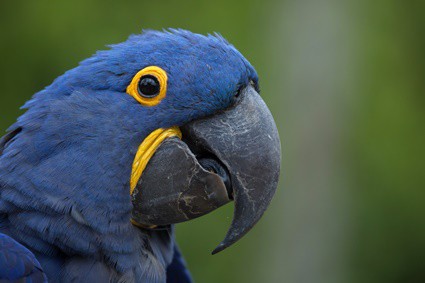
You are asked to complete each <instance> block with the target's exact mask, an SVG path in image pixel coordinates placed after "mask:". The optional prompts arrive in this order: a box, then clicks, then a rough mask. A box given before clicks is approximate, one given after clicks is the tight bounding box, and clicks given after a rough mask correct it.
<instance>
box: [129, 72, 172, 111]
mask: <svg viewBox="0 0 425 283" xmlns="http://www.w3.org/2000/svg"><path fill="white" fill-rule="evenodd" d="M167 79H168V78H167V73H166V72H165V71H164V70H163V69H161V68H160V67H157V66H149V67H146V68H144V69H142V70H140V71H139V72H138V73H137V74H136V75H135V76H134V77H133V79H132V80H131V83H130V84H129V85H128V87H127V93H128V94H129V95H131V96H132V97H133V98H134V99H136V100H137V101H138V102H139V103H140V104H142V105H144V106H148V107H151V106H155V105H158V104H159V103H160V102H161V100H162V99H164V98H165V96H166V94H167Z"/></svg>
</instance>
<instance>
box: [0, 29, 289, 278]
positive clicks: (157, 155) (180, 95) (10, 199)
mask: <svg viewBox="0 0 425 283" xmlns="http://www.w3.org/2000/svg"><path fill="white" fill-rule="evenodd" d="M258 92H259V87H258V76H257V73H256V71H255V70H254V68H253V67H252V66H251V64H250V63H249V62H248V61H247V60H246V59H245V58H244V57H243V56H242V55H241V54H240V53H239V52H238V51H237V50H236V49H235V48H234V47H233V46H232V45H230V44H229V43H228V42H227V41H226V40H224V39H223V38H222V37H221V36H219V35H217V34H215V35H207V36H204V35H199V34H194V33H191V32H189V31H184V30H167V31H162V32H157V31H145V32H143V33H142V34H139V35H133V36H130V37H129V39H128V40H127V41H125V42H123V43H121V44H116V45H112V46H111V47H110V49H109V50H106V51H99V52H97V53H96V54H94V55H93V56H92V57H91V58H89V59H87V60H84V61H82V62H81V63H80V64H79V66H78V67H76V68H74V69H72V70H70V71H68V72H66V73H65V74H64V75H62V76H60V77H58V78H57V79H56V80H55V81H54V82H53V83H52V84H51V85H50V86H48V87H46V88H45V89H44V90H42V91H40V92H38V93H37V94H35V95H34V97H33V98H32V99H31V100H30V101H28V102H27V103H26V104H25V105H24V109H26V112H25V113H24V114H23V115H22V116H21V117H19V118H18V120H17V122H16V123H15V124H14V125H12V126H11V127H10V128H9V129H8V133H7V134H6V135H5V136H4V137H3V138H2V139H1V140H0V281H1V282H46V280H48V281H49V282H151V283H164V282H183V283H184V282H191V278H190V275H189V272H188V271H187V269H186V265H185V262H184V260H183V258H182V256H181V254H180V252H179V250H178V248H177V246H176V244H175V241H174V236H173V233H174V231H173V230H174V224H176V223H179V222H183V221H187V220H190V219H194V218H196V217H199V216H202V215H205V214H206V213H209V212H211V211H213V210H215V209H216V208H218V207H220V206H222V205H224V204H226V203H228V202H230V201H232V200H234V203H235V212H234V218H233V222H232V224H231V227H230V228H229V231H228V233H227V235H226V237H225V239H224V240H223V242H222V243H221V244H220V245H219V246H218V247H217V248H216V249H215V251H214V252H213V253H217V252H219V251H221V250H223V249H225V248H227V247H229V246H230V245H232V244H233V243H235V242H236V241H238V240H239V239H240V238H241V237H242V236H244V235H245V234H246V233H247V232H248V231H249V230H250V229H251V228H252V227H253V226H254V225H255V224H256V222H257V221H258V220H259V219H260V217H261V216H262V215H263V213H264V211H265V210H266V208H267V206H268V205H269V203H270V201H271V199H272V197H273V195H274V192H275V190H276V187H277V182H278V178H279V171H280V155H281V154H280V141H279V136H278V133H277V129H276V126H275V123H274V120H273V118H272V116H271V114H270V112H269V110H268V108H267V106H266V105H265V104H264V102H263V100H262V99H261V98H260V96H259V94H258ZM2 280H3V281H2Z"/></svg>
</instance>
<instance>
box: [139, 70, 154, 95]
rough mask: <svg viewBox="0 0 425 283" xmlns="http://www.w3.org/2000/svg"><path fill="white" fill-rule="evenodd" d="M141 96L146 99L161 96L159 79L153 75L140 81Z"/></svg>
mask: <svg viewBox="0 0 425 283" xmlns="http://www.w3.org/2000/svg"><path fill="white" fill-rule="evenodd" d="M139 94H140V95H141V96H144V97H155V96H157V95H158V94H159V82H158V79H157V78H155V77H154V76H151V75H146V76H143V77H142V78H141V79H140V81H139Z"/></svg>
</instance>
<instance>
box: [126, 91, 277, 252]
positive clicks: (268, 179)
mask: <svg viewBox="0 0 425 283" xmlns="http://www.w3.org/2000/svg"><path fill="white" fill-rule="evenodd" d="M181 131H182V134H183V140H182V141H180V140H178V139H176V138H173V139H169V140H167V141H165V142H164V143H163V144H162V145H161V146H160V147H159V149H158V150H157V152H156V153H155V155H154V156H153V157H152V159H151V161H150V162H149V164H148V166H147V168H146V171H145V172H144V173H143V176H142V178H141V179H140V181H139V183H138V186H137V187H136V189H135V191H134V193H133V195H132V197H133V204H134V211H133V220H134V221H135V222H137V223H141V224H143V225H150V226H152V225H168V224H173V223H178V222H182V221H187V220H190V219H193V218H196V217H199V216H202V215H205V214H207V213H209V212H211V211H213V210H215V209H216V208H218V207H220V206H222V205H224V204H226V203H227V202H229V201H231V200H232V199H234V202H235V210H234V217H233V222H232V224H231V227H230V229H229V231H228V233H227V235H226V237H225V239H224V240H223V242H222V243H221V244H220V245H219V246H218V247H217V248H216V249H215V250H214V252H213V253H217V252H220V251H222V250H223V249H225V248H227V247H229V246H230V245H232V244H233V243H235V242H236V241H238V240H239V239H240V238H242V237H243V236H244V235H245V234H246V233H247V232H248V231H249V230H250V229H251V228H252V227H253V226H254V225H255V224H256V223H257V222H258V220H259V219H260V218H261V216H262V215H263V213H264V212H265V210H266V209H267V207H268V205H269V204H270V201H271V199H272V198H273V195H274V193H275V191H276V188H277V184H278V180H279V173H280V159H281V148H280V140H279V135H278V132H277V128H276V125H275V123H274V120H273V117H272V115H271V113H270V111H269V110H268V108H267V106H266V105H265V103H264V101H263V100H262V99H261V97H260V96H259V94H258V93H257V92H256V91H255V90H254V88H253V87H251V86H248V87H247V88H246V89H244V90H243V91H242V93H241V95H240V97H239V101H238V102H237V104H236V105H235V106H233V107H232V108H229V109H227V110H225V111H223V112H221V113H218V114H216V115H214V116H211V117H208V118H205V119H201V120H196V121H194V122H191V123H189V124H187V125H186V126H184V127H182V128H181Z"/></svg>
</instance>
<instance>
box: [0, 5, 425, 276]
mask: <svg viewBox="0 0 425 283" xmlns="http://www.w3.org/2000/svg"><path fill="white" fill-rule="evenodd" d="M167 27H180V28H185V29H189V30H192V31H194V32H199V33H210V32H213V31H217V32H220V33H221V34H222V35H223V36H225V37H226V38H227V39H228V40H229V41H230V42H232V43H233V44H234V45H235V46H236V47H237V48H238V49H239V50H240V51H241V52H242V53H243V54H244V55H245V56H246V57H247V58H248V60H250V61H251V63H252V64H253V65H254V66H255V67H256V68H257V71H258V73H259V75H260V80H261V88H262V95H263V97H264V100H265V101H266V103H267V104H268V105H269V107H270V109H271V111H272V113H273V115H274V116H275V119H276V122H277V125H278V127H279V131H280V134H281V139H282V142H283V170H282V179H281V182H280V187H279V191H278V193H277V195H276V197H275V199H274V201H273V203H272V205H271V207H270V209H269V210H268V212H267V213H266V215H265V216H264V218H263V219H262V221H260V223H259V224H258V225H257V226H256V227H255V228H254V229H253V230H252V232H251V233H249V234H248V235H247V236H246V237H245V238H244V239H243V240H242V241H240V242H239V243H237V244H236V245H235V246H233V247H232V248H230V249H228V250H226V251H224V252H222V253H220V254H218V255H216V256H211V255H210V252H211V251H212V249H213V248H214V247H215V246H216V245H217V244H218V243H219V241H220V240H221V239H222V238H223V237H224V235H225V232H226V230H227V228H228V226H229V224H230V221H231V217H232V206H231V205H229V206H227V207H225V208H223V209H221V210H219V211H217V212H215V213H212V214H211V215H208V216H206V217H203V218H201V219H197V220H194V221H192V222H189V223H184V224H181V225H178V227H177V234H178V241H179V243H180V246H181V248H182V250H183V252H184V254H185V256H186V259H187V262H188V265H189V267H190V269H191V271H192V273H193V276H194V278H195V279H196V281H197V282H203V283H208V282H288V283H317V282H319V283H321V282H323V283H332V282H335V283H340V282H362V283H369V282H370V283H380V282H382V283H399V282H400V283H402V282H403V283H404V282H425V219H424V216H425V205H424V203H425V170H424V160H425V150H424V145H425V131H424V130H425V126H424V122H425V111H424V110H425V80H424V79H425V2H424V1H419V0H418V1H394V0H376V1H367V0H357V1H354V0H352V1H348V0H340V1H337V0H304V1H295V0H291V1H289V0H286V1H258V0H256V1H254V0H249V1H235V2H232V1H229V0H227V1H224V0H216V1H183V0H180V1H166V0H163V1H105V0H102V1H101V0H96V1H93V0H92V1H85V0H74V1H47V0H39V1H1V2H0V35H1V44H0V54H1V64H0V74H1V76H0V85H1V88H2V89H1V92H0V93H1V94H0V130H1V131H2V132H3V131H5V130H6V128H7V127H8V126H9V125H10V124H12V123H13V122H14V121H15V119H16V118H17V117H18V116H19V115H20V114H21V113H22V112H21V111H19V110H18V108H19V107H20V106H21V105H22V104H23V103H24V102H25V101H26V100H28V99H29V98H30V97H31V95H32V94H34V93H35V92H37V91H39V90H41V89H42V88H43V87H45V86H47V85H49V84H50V83H51V82H52V80H53V79H54V78H55V77H57V76H59V75H61V74H62V73H63V72H64V71H66V70H68V69H70V68H73V67H75V66H76V65H77V64H78V62H79V61H81V60H82V59H84V58H86V57H88V56H90V55H91V54H93V53H94V52H95V51H96V50H98V49H104V48H105V45H106V44H110V43H117V42H121V41H124V40H125V39H126V38H127V36H128V35H129V34H131V33H138V32H140V31H141V29H142V28H151V29H162V28H167Z"/></svg>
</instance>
